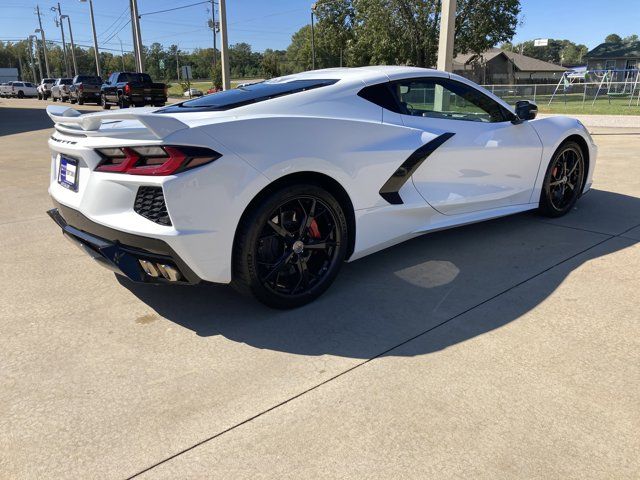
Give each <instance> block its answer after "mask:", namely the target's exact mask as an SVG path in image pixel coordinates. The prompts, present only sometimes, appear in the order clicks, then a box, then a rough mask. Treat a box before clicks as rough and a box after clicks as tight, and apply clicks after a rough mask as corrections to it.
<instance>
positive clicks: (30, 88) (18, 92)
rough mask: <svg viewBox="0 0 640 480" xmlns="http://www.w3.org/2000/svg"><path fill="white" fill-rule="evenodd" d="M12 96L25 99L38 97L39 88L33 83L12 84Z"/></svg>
mask: <svg viewBox="0 0 640 480" xmlns="http://www.w3.org/2000/svg"><path fill="white" fill-rule="evenodd" d="M9 94H10V96H12V97H18V98H24V97H36V96H38V89H37V87H36V86H35V85H34V84H33V83H31V82H11V92H9Z"/></svg>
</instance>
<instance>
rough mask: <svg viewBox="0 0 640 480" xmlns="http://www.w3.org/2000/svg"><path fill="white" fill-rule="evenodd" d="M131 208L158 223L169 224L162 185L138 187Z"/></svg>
mask: <svg viewBox="0 0 640 480" xmlns="http://www.w3.org/2000/svg"><path fill="white" fill-rule="evenodd" d="M133 210H134V211H135V212H136V213H137V214H139V215H142V216H143V217H144V218H148V219H149V220H151V221H152V222H155V223H158V224H160V225H171V219H170V218H169V214H168V213H167V206H166V205H165V203H164V195H163V194H162V187H139V188H138V194H137V195H136V201H135V203H134V204H133Z"/></svg>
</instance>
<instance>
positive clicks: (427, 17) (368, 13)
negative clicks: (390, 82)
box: [290, 0, 520, 67]
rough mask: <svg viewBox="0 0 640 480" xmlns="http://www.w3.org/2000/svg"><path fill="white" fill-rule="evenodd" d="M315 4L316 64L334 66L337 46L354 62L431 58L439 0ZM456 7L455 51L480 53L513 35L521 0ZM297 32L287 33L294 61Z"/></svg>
mask: <svg viewBox="0 0 640 480" xmlns="http://www.w3.org/2000/svg"><path fill="white" fill-rule="evenodd" d="M318 4H319V6H318V7H317V15H318V35H317V36H316V39H317V42H316V52H317V54H319V57H320V58H319V62H318V66H324V65H323V62H330V63H332V65H331V66H335V65H336V59H335V56H336V52H337V53H338V55H339V54H340V51H342V52H343V56H345V57H346V58H347V59H348V60H347V61H348V63H349V64H353V65H365V64H380V63H391V64H394V63H402V64H411V65H416V66H421V67H426V66H433V65H434V64H435V63H436V60H437V52H438V36H439V31H440V9H441V2H440V1H439V0H339V1H337V2H335V3H334V2H331V3H329V2H327V3H320V2H318ZM456 13H457V18H456V44H455V50H456V52H474V53H480V52H482V51H484V50H486V49H488V48H490V47H493V46H494V45H496V44H498V43H500V42H504V41H507V40H509V39H511V38H512V37H513V35H514V34H515V28H516V26H517V24H518V14H519V13H520V2H519V0H458V4H457V12H456ZM321 32H327V35H320V33H321ZM302 34H303V29H301V30H300V31H299V32H297V33H296V34H295V35H294V38H292V46H293V45H294V44H295V43H296V42H297V43H299V45H298V46H297V48H295V53H296V57H297V58H296V64H298V65H299V64H300V63H301V60H302V59H301V58H299V57H300V56H301V54H303V53H304V48H303V47H304V46H305V44H306V42H305V41H303V39H302V38H298V37H301V36H302ZM325 46H326V47H325ZM290 48H291V47H290ZM324 48H328V49H329V50H330V53H331V55H330V56H328V58H323V56H322V53H323V49H324ZM292 53H293V52H292ZM291 60H293V59H291Z"/></svg>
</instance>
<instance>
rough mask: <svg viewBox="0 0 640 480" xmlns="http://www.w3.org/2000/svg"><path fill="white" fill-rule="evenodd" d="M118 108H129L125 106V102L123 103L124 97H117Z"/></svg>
mask: <svg viewBox="0 0 640 480" xmlns="http://www.w3.org/2000/svg"><path fill="white" fill-rule="evenodd" d="M118 107H119V108H129V105H128V104H127V102H126V101H125V99H124V97H123V96H122V95H120V96H119V97H118Z"/></svg>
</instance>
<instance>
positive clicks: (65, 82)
mask: <svg viewBox="0 0 640 480" xmlns="http://www.w3.org/2000/svg"><path fill="white" fill-rule="evenodd" d="M72 83H73V78H61V79H60V85H71V84H72Z"/></svg>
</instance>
